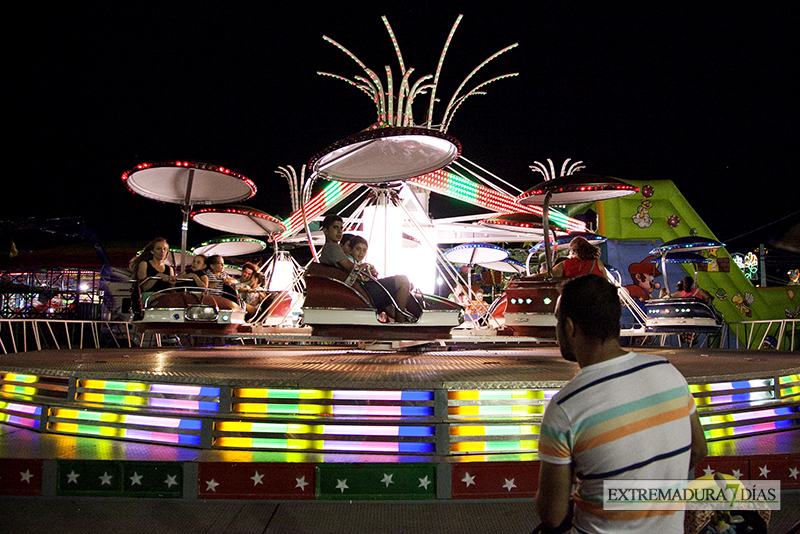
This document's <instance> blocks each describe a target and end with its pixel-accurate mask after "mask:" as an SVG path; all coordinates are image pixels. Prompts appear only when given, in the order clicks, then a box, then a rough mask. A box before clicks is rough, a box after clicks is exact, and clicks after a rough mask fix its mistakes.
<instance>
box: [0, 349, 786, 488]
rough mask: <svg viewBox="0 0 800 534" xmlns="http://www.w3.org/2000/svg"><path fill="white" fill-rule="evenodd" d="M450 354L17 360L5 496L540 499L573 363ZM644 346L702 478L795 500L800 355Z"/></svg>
mask: <svg viewBox="0 0 800 534" xmlns="http://www.w3.org/2000/svg"><path fill="white" fill-rule="evenodd" d="M446 349H447V348H446V347H444V348H442V349H441V350H433V351H428V352H425V351H422V350H420V349H412V350H406V351H381V350H365V349H353V348H348V347H336V346H328V347H311V346H298V345H285V346H263V345H261V346H259V345H243V346H228V347H214V348H168V347H162V348H158V349H143V348H121V349H89V350H81V349H78V350H60V351H37V352H28V353H19V354H7V355H4V356H2V357H0V378H2V381H1V382H0V384H1V385H2V392H1V393H0V421H2V422H3V423H4V424H3V425H2V426H0V432H2V433H0V480H2V481H5V483H4V484H2V485H0V494H11V495H73V496H75V495H78V496H79V495H107V496H122V497H125V496H152V497H177V498H203V499H206V498H226V499H230V498H244V499H273V500H284V499H350V500H352V499H390V500H405V499H475V498H478V499H485V498H492V499H493V498H530V497H533V496H534V495H535V493H536V489H537V487H536V486H537V478H538V475H537V473H538V458H537V454H536V450H537V445H538V432H539V424H540V422H541V417H542V414H543V412H544V408H545V406H546V404H547V402H548V401H549V399H550V398H551V397H552V396H553V395H554V394H555V393H556V392H557V391H558V389H559V388H560V387H562V386H563V385H564V384H565V383H566V382H568V381H569V380H570V379H571V378H572V376H574V374H575V373H576V372H577V370H578V367H577V364H574V363H570V362H567V361H564V360H563V359H562V358H561V357H560V355H559V352H558V348H557V347H541V346H540V347H533V348H525V347H514V348H508V347H504V346H500V345H497V346H493V347H490V348H474V349H466V350H458V351H455V350H453V351H451V350H446ZM636 350H642V351H644V350H645V349H636ZM646 351H647V352H650V353H655V354H658V355H661V356H664V357H666V358H667V359H669V360H670V361H671V362H672V363H673V364H674V365H675V366H676V367H677V368H678V369H679V370H680V371H681V372H682V373H683V374H684V375H685V376H686V378H687V381H688V382H689V384H690V387H691V389H692V391H693V393H694V395H695V398H696V401H697V404H698V407H699V410H700V415H701V421H702V423H703V425H704V428H705V430H706V436H707V438H708V440H709V450H710V454H709V458H707V459H706V460H705V461H704V462H703V463H702V464H701V465H700V466H699V467H698V473H699V474H702V472H706V473H708V472H713V471H715V470H720V471H723V472H725V473H726V474H733V475H734V476H737V477H738V478H748V477H749V478H752V479H759V478H761V479H764V478H768V479H779V480H781V483H782V487H783V488H784V489H792V488H800V411H798V406H800V364H799V363H798V361H797V358H796V354H794V353H791V352H788V353H787V352H765V351H760V352H759V351H736V350H715V349H707V348H693V349H675V348H653V347H650V348H647V349H646ZM23 429H27V430H23ZM87 441H88V442H90V443H91V444H90V445H87ZM709 470H710V471H709Z"/></svg>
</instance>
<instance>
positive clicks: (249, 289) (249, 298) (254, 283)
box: [237, 271, 266, 317]
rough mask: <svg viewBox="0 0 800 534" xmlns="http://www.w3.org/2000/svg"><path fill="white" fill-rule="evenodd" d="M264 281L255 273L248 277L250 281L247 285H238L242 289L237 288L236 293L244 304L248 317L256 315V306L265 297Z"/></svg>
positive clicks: (259, 274)
mask: <svg viewBox="0 0 800 534" xmlns="http://www.w3.org/2000/svg"><path fill="white" fill-rule="evenodd" d="M265 281H266V279H265V278H264V275H263V274H261V273H260V272H258V271H255V272H253V273H252V274H251V275H250V281H249V282H248V283H247V284H244V285H242V284H239V285H240V286H242V287H239V288H238V289H237V291H238V293H239V297H240V298H241V299H242V301H243V302H244V308H245V310H246V311H247V315H248V317H252V316H253V315H254V314H255V313H256V310H258V305H259V304H261V301H263V300H264V297H265V296H266V288H264V282H265Z"/></svg>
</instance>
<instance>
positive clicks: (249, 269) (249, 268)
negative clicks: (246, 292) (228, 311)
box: [234, 261, 258, 289]
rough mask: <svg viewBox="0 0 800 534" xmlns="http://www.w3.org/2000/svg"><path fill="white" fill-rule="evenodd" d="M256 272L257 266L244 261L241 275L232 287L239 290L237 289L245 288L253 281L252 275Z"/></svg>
mask: <svg viewBox="0 0 800 534" xmlns="http://www.w3.org/2000/svg"><path fill="white" fill-rule="evenodd" d="M256 272H258V266H257V265H256V264H254V263H251V262H249V261H246V262H244V263H243V264H242V274H241V276H239V279H238V280H236V279H234V280H236V284H235V286H234V287H236V289H239V287H240V286H241V287H247V286H249V285H250V282H251V281H252V279H253V273H256Z"/></svg>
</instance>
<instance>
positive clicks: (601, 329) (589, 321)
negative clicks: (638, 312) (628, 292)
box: [559, 274, 622, 342]
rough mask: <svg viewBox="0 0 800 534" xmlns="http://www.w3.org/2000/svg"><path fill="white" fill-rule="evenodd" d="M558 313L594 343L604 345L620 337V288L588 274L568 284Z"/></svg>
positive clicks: (562, 291) (563, 288)
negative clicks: (599, 342) (568, 319)
mask: <svg viewBox="0 0 800 534" xmlns="http://www.w3.org/2000/svg"><path fill="white" fill-rule="evenodd" d="M559 313H560V316H561V319H562V320H563V319H564V318H567V317H569V318H570V319H572V322H573V323H574V324H576V325H577V326H579V327H580V329H581V331H583V333H584V334H585V335H586V336H588V337H590V338H592V339H596V340H597V341H601V342H602V341H607V340H609V339H611V338H617V337H619V329H620V317H621V315H622V308H621V306H620V303H619V295H618V294H617V288H616V286H615V285H614V284H612V283H610V282H608V281H607V280H605V279H603V278H602V277H600V276H597V275H595V274H587V275H584V276H579V277H577V278H573V279H571V280H568V281H567V282H565V283H564V284H563V285H562V286H561V300H560V302H559Z"/></svg>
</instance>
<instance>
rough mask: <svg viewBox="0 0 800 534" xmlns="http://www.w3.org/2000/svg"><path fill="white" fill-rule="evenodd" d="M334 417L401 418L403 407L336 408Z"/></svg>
mask: <svg viewBox="0 0 800 534" xmlns="http://www.w3.org/2000/svg"><path fill="white" fill-rule="evenodd" d="M333 414H334V415H383V416H389V417H399V416H401V415H403V413H402V406H334V407H333Z"/></svg>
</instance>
